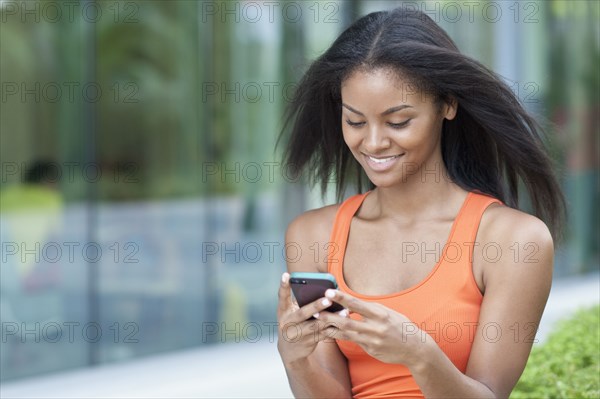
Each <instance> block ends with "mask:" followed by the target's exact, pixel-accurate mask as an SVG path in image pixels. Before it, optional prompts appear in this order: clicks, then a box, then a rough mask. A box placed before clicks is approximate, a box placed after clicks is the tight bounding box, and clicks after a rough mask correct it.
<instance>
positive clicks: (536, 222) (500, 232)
mask: <svg viewBox="0 0 600 399" xmlns="http://www.w3.org/2000/svg"><path fill="white" fill-rule="evenodd" d="M478 237H481V241H482V242H496V243H498V244H500V245H502V244H506V243H510V244H513V243H515V242H520V243H522V244H525V243H528V242H531V243H535V244H538V245H539V246H540V247H548V246H549V247H551V248H553V247H554V242H553V240H552V235H551V234H550V230H549V229H548V226H546V224H545V223H544V222H543V221H542V220H540V219H539V218H537V217H536V216H533V215H530V214H528V213H526V212H523V211H520V210H518V209H514V208H511V207H508V206H505V205H500V204H492V205H490V206H489V207H488V209H486V211H485V212H484V214H483V217H482V219H481V224H480V232H479V234H478Z"/></svg>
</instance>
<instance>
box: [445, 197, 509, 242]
mask: <svg viewBox="0 0 600 399" xmlns="http://www.w3.org/2000/svg"><path fill="white" fill-rule="evenodd" d="M493 203H498V204H503V202H502V201H500V200H499V199H497V198H494V197H491V196H489V195H487V194H483V193H481V192H480V191H477V190H474V191H471V192H470V194H469V198H468V199H467V203H466V204H465V207H464V209H463V211H462V212H460V214H459V215H458V220H457V221H456V226H455V228H454V231H453V233H452V237H450V240H449V241H450V242H452V243H455V244H459V245H464V244H465V243H470V244H472V243H473V242H475V238H476V237H477V231H478V230H479V223H480V222H481V218H482V216H483V213H484V212H485V210H486V209H487V207H488V206H489V205H491V204H493ZM467 245H469V244H467Z"/></svg>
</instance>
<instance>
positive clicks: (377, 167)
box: [363, 153, 404, 172]
mask: <svg viewBox="0 0 600 399" xmlns="http://www.w3.org/2000/svg"><path fill="white" fill-rule="evenodd" d="M402 155H404V154H397V155H388V156H378V157H375V156H371V155H367V154H364V153H363V156H364V157H365V160H366V161H367V164H368V165H369V167H370V168H371V169H373V170H374V171H377V172H383V171H385V170H388V169H390V168H391V167H392V166H393V165H394V164H395V163H396V162H397V161H398V158H400V157H401V156H402Z"/></svg>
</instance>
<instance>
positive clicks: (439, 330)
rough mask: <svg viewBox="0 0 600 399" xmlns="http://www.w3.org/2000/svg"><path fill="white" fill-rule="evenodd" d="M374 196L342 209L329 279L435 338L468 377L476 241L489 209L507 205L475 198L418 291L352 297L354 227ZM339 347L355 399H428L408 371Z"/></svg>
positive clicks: (475, 315) (477, 297) (476, 302)
mask: <svg viewBox="0 0 600 399" xmlns="http://www.w3.org/2000/svg"><path fill="white" fill-rule="evenodd" d="M370 192H371V191H368V192H366V193H363V194H356V195H354V196H352V197H350V198H348V199H346V200H345V201H344V202H343V203H342V204H341V205H340V207H339V208H338V211H337V214H336V217H335V222H334V225H333V231H332V233H331V242H333V243H334V244H335V248H339V250H338V251H337V252H335V253H332V254H331V255H330V256H329V257H328V262H327V267H328V270H329V273H331V274H333V275H334V276H335V278H336V280H337V283H338V288H339V289H340V290H341V291H344V292H347V293H349V294H350V295H352V296H354V297H356V298H360V299H361V300H364V301H370V302H378V303H381V304H383V305H385V306H387V307H389V308H391V309H393V310H395V311H397V312H400V313H402V314H404V315H405V316H406V317H408V319H409V320H411V321H412V322H413V323H415V324H416V325H417V327H419V328H420V329H421V330H423V331H425V332H426V333H428V334H429V335H431V336H432V337H433V338H434V340H435V341H436V342H437V344H438V345H439V346H440V348H441V349H442V350H443V351H444V353H445V354H446V355H447V356H448V358H449V359H450V360H451V361H452V363H454V365H455V366H456V367H457V368H458V369H459V370H460V371H461V372H463V373H464V372H465V371H466V368H467V362H468V360H469V354H470V352H471V345H472V343H473V340H474V338H475V331H476V326H477V322H478V320H479V309H480V306H481V302H482V299H483V296H482V294H481V292H480V291H479V288H478V287H477V283H476V282H475V278H474V277H473V267H472V259H473V257H472V254H473V247H474V242H475V237H476V234H477V229H478V228H479V222H480V220H481V216H482V215H483V212H484V211H485V209H486V208H487V206H488V205H490V204H492V203H494V202H497V203H500V204H502V202H501V201H500V200H498V199H496V198H492V197H489V196H487V195H484V194H480V193H478V192H474V191H471V192H469V193H468V194H467V197H466V198H465V200H464V203H463V205H462V207H461V209H460V211H459V213H458V215H457V216H456V218H455V220H454V222H453V224H452V228H451V230H450V235H449V237H448V240H447V242H446V244H445V245H444V247H443V249H442V252H441V256H440V257H439V259H438V261H437V264H436V265H435V267H434V268H433V269H432V271H431V272H430V273H429V275H427V277H426V278H425V279H424V280H423V281H421V282H420V283H418V284H417V285H415V286H413V287H410V288H407V289H405V290H402V291H400V292H397V293H395V294H389V295H379V296H373V295H361V294H359V293H357V292H354V291H352V289H350V288H349V287H348V286H347V285H346V282H345V280H344V274H343V260H344V253H345V251H346V245H347V241H348V234H349V231H350V223H351V221H352V218H353V216H354V215H355V214H356V212H357V211H358V209H359V207H360V205H361V204H362V202H363V200H364V199H365V197H366V196H367V195H368V194H369V193H370ZM477 248H479V247H477ZM351 317H354V318H358V317H359V316H355V315H351ZM337 344H338V346H339V348H340V350H341V352H342V353H343V354H344V356H346V358H347V359H348V370H349V373H350V379H351V382H352V395H353V397H355V398H367V397H369V398H372V397H377V398H399V397H413V398H414V397H417V398H424V396H423V393H422V392H421V390H420V389H419V386H418V385H417V383H416V382H415V380H414V378H413V377H412V375H411V373H410V371H409V369H408V368H407V367H406V366H404V365H402V364H389V363H383V362H381V361H379V360H377V359H375V358H373V357H371V356H370V355H369V354H367V353H366V352H365V351H364V350H363V349H362V348H361V347H360V346H358V345H357V344H355V343H353V342H350V341H342V340H337Z"/></svg>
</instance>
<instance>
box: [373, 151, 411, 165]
mask: <svg viewBox="0 0 600 399" xmlns="http://www.w3.org/2000/svg"><path fill="white" fill-rule="evenodd" d="M363 155H364V156H365V157H367V158H368V159H369V160H370V161H373V162H375V163H376V164H383V163H386V162H389V161H391V160H392V159H395V158H398V157H401V156H402V155H404V154H397V155H391V156H389V157H374V156H371V155H367V154H364V153H363Z"/></svg>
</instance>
